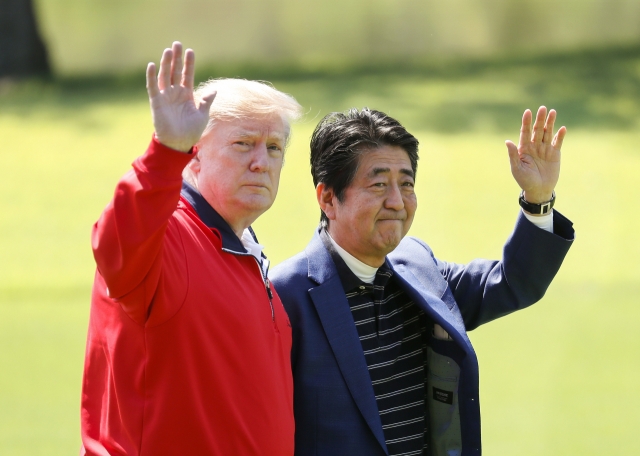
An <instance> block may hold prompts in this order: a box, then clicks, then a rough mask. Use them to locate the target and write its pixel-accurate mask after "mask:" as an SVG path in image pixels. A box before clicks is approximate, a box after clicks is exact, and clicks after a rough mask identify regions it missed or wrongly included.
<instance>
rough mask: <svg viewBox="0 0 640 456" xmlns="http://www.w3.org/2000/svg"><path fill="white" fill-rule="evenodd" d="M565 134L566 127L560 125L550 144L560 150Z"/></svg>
mask: <svg viewBox="0 0 640 456" xmlns="http://www.w3.org/2000/svg"><path fill="white" fill-rule="evenodd" d="M566 135H567V127H560V129H559V130H558V133H556V136H555V138H553V142H552V143H551V145H552V146H553V147H554V148H556V149H558V150H560V149H562V142H563V141H564V137H565V136H566Z"/></svg>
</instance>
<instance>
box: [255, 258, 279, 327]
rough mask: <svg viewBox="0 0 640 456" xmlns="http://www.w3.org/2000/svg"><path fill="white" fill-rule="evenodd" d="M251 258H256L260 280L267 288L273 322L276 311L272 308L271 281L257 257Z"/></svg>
mask: <svg viewBox="0 0 640 456" xmlns="http://www.w3.org/2000/svg"><path fill="white" fill-rule="evenodd" d="M251 256H253V255H251ZM253 259H254V260H256V264H257V265H258V269H260V274H261V275H262V281H263V282H264V288H265V289H266V290H267V297H268V298H269V307H270V308H271V321H273V322H274V323H275V322H276V313H275V311H274V310H273V292H272V291H271V282H270V281H269V277H267V273H266V272H265V271H264V270H263V269H262V265H261V264H260V262H259V261H258V259H257V258H256V257H253Z"/></svg>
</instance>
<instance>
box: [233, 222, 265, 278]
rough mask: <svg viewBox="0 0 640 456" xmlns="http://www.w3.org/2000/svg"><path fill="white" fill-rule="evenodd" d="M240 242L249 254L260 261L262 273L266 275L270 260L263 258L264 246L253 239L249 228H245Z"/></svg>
mask: <svg viewBox="0 0 640 456" xmlns="http://www.w3.org/2000/svg"><path fill="white" fill-rule="evenodd" d="M240 242H242V245H243V246H244V248H245V249H247V253H250V254H251V255H253V256H254V257H255V259H256V260H258V263H259V264H260V267H261V268H262V271H263V272H264V274H265V275H266V273H267V271H268V270H269V260H267V259H266V258H263V257H262V251H263V250H264V246H263V245H262V244H258V243H257V242H256V241H255V239H253V236H252V235H251V232H250V231H249V229H248V228H245V230H244V231H243V232H242V237H241V238H240Z"/></svg>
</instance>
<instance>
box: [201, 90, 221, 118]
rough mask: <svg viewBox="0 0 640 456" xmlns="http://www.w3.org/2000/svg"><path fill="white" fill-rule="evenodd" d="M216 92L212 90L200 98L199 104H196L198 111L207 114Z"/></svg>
mask: <svg viewBox="0 0 640 456" xmlns="http://www.w3.org/2000/svg"><path fill="white" fill-rule="evenodd" d="M217 94H218V92H212V93H210V94H209V95H207V96H205V97H203V98H202V100H200V104H199V105H198V111H200V112H201V113H203V114H207V115H208V114H209V109H210V108H211V104H212V103H213V100H214V99H215V98H216V95H217Z"/></svg>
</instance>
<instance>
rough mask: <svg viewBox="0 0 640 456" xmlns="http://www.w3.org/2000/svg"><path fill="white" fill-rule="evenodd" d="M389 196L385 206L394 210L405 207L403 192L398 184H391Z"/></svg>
mask: <svg viewBox="0 0 640 456" xmlns="http://www.w3.org/2000/svg"><path fill="white" fill-rule="evenodd" d="M387 188H388V193H387V198H386V199H385V200H384V207H385V208H386V209H392V210H394V211H401V210H402V209H404V200H403V199H402V192H401V191H400V187H399V186H398V185H396V184H394V185H389V187H387Z"/></svg>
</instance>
